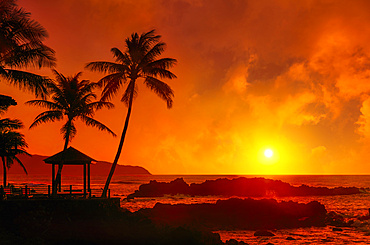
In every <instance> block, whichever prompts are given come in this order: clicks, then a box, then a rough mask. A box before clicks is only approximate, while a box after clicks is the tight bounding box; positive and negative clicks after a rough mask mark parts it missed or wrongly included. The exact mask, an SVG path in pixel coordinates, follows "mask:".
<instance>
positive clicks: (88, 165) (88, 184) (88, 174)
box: [87, 162, 91, 194]
mask: <svg viewBox="0 0 370 245" xmlns="http://www.w3.org/2000/svg"><path fill="white" fill-rule="evenodd" d="M90 165H91V162H90V163H88V164H87V192H89V193H90V194H91V188H90Z"/></svg>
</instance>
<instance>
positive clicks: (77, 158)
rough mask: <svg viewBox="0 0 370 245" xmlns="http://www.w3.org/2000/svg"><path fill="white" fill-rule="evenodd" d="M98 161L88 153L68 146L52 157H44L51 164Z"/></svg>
mask: <svg viewBox="0 0 370 245" xmlns="http://www.w3.org/2000/svg"><path fill="white" fill-rule="evenodd" d="M92 161H96V160H94V159H93V158H91V157H89V156H88V155H85V154H83V153H82V152H80V151H78V150H76V149H75V148H73V147H71V146H70V147H68V149H66V150H65V151H61V152H59V153H57V154H55V155H53V156H51V157H48V158H46V159H44V162H45V163H49V164H60V163H61V164H67V165H84V164H90V163H91V162H92Z"/></svg>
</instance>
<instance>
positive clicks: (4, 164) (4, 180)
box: [1, 157, 7, 187]
mask: <svg viewBox="0 0 370 245" xmlns="http://www.w3.org/2000/svg"><path fill="white" fill-rule="evenodd" d="M1 160H2V161H3V173H4V175H3V186H4V187H6V170H7V168H6V163H5V157H1Z"/></svg>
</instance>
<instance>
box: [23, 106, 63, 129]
mask: <svg viewBox="0 0 370 245" xmlns="http://www.w3.org/2000/svg"><path fill="white" fill-rule="evenodd" d="M62 119H63V113H62V112H61V111H57V110H54V111H44V112H42V113H40V114H39V115H38V116H37V117H36V118H35V120H34V121H33V123H32V124H31V126H30V129H31V128H34V127H36V126H38V125H40V124H41V123H47V122H54V121H59V120H62Z"/></svg>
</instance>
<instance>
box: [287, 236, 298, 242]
mask: <svg viewBox="0 0 370 245" xmlns="http://www.w3.org/2000/svg"><path fill="white" fill-rule="evenodd" d="M285 240H288V241H295V240H297V239H295V238H294V237H291V236H288V237H287V238H286V239H285Z"/></svg>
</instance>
